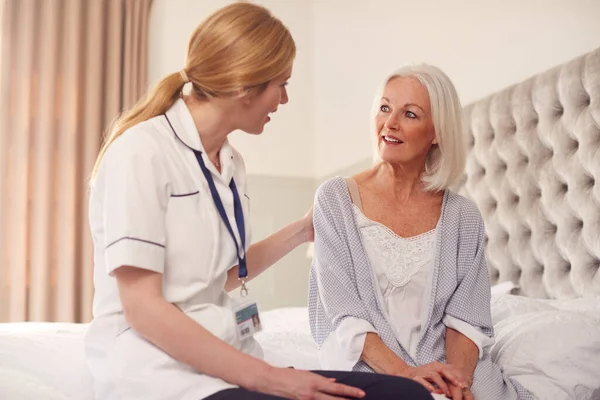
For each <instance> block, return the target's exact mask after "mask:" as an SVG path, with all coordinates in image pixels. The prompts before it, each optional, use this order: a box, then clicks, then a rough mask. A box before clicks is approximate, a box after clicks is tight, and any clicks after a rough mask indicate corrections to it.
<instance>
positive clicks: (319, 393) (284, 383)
mask: <svg viewBox="0 0 600 400" xmlns="http://www.w3.org/2000/svg"><path fill="white" fill-rule="evenodd" d="M260 375H261V376H259V377H258V378H257V380H256V381H255V382H256V384H255V386H256V387H254V388H252V389H251V390H254V391H257V392H261V393H266V394H270V395H274V396H279V397H284V398H286V399H294V400H334V399H362V398H363V397H364V396H365V392H364V391H362V390H361V389H358V388H355V387H352V386H347V385H343V384H341V383H337V382H335V379H333V378H326V377H323V376H321V375H318V374H315V373H313V372H310V371H303V370H296V369H291V368H276V367H267V368H265V370H264V372H262V373H261V374H260Z"/></svg>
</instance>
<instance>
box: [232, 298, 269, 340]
mask: <svg viewBox="0 0 600 400" xmlns="http://www.w3.org/2000/svg"><path fill="white" fill-rule="evenodd" d="M233 314H234V318H235V325H236V331H237V336H238V339H239V340H240V341H244V340H246V339H248V338H250V337H252V336H253V335H254V334H255V333H257V332H260V331H261V330H262V326H261V322H260V316H259V314H258V304H257V303H256V302H255V301H252V300H250V299H241V300H240V302H239V303H237V304H235V305H234V307H233Z"/></svg>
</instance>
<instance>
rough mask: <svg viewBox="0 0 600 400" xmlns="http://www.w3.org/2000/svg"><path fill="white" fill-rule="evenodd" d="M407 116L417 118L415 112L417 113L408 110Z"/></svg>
mask: <svg viewBox="0 0 600 400" xmlns="http://www.w3.org/2000/svg"><path fill="white" fill-rule="evenodd" d="M406 116H407V117H408V118H417V114H415V113H414V112H412V111H407V112H406Z"/></svg>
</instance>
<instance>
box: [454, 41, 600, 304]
mask: <svg viewBox="0 0 600 400" xmlns="http://www.w3.org/2000/svg"><path fill="white" fill-rule="evenodd" d="M465 115H466V121H467V126H468V128H469V142H470V147H471V150H470V153H469V156H468V161H467V168H466V178H465V181H464V184H463V185H462V186H461V188H460V189H459V192H460V193H462V194H464V195H466V196H467V197H470V198H471V199H473V200H474V201H475V202H476V203H477V205H478V207H479V209H480V210H481V213H482V214H483V217H484V220H485V222H486V232H487V245H486V252H487V260H488V264H489V268H490V277H491V279H492V284H495V283H500V282H504V281H509V280H510V281H513V282H515V283H518V284H519V285H520V287H521V294H522V295H525V296H530V297H542V298H570V297H597V296H600V49H598V50H596V51H593V52H591V53H588V54H585V55H583V56H581V57H578V58H576V59H574V60H572V61H570V62H568V63H566V64H564V65H561V66H557V67H555V68H553V69H551V70H548V71H546V72H543V73H541V74H539V75H537V76H534V77H531V78H530V79H528V80H526V81H524V82H522V83H519V84H517V85H514V86H511V87H508V88H506V89H505V90H502V91H500V92H498V93H495V94H493V95H491V96H489V97H487V98H485V99H482V100H480V101H477V102H475V103H472V104H469V105H467V106H466V107H465Z"/></svg>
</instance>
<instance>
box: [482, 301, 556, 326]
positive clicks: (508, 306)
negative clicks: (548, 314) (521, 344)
mask: <svg viewBox="0 0 600 400" xmlns="http://www.w3.org/2000/svg"><path fill="white" fill-rule="evenodd" d="M553 304H554V303H553V302H552V301H545V300H541V299H534V298H531V297H524V296H514V295H510V294H502V295H496V296H493V297H492V302H491V307H492V322H493V323H494V326H495V325H496V324H498V323H499V322H500V321H502V320H504V319H506V318H508V317H513V316H516V315H522V314H528V313H532V312H537V311H556V310H558V308H557V307H555V306H554V305H553Z"/></svg>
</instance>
